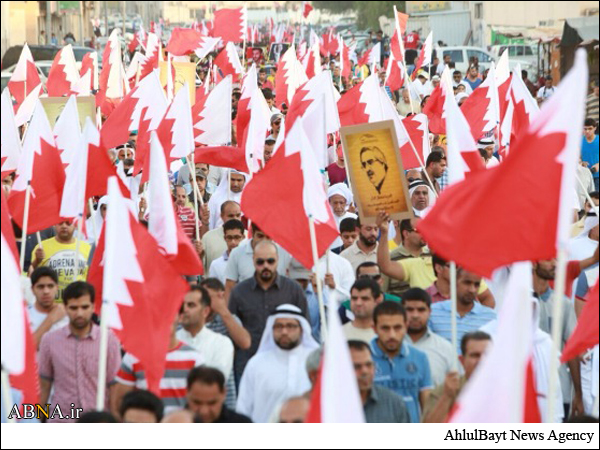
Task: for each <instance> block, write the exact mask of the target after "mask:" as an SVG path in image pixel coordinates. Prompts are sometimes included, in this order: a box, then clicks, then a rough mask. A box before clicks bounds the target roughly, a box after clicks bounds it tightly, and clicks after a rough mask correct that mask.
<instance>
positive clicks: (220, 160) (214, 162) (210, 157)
mask: <svg viewBox="0 0 600 450" xmlns="http://www.w3.org/2000/svg"><path fill="white" fill-rule="evenodd" d="M194 163H195V164H210V165H211V166H217V167H224V168H227V169H233V170H237V171H238V172H242V173H249V172H250V169H249V168H248V161H247V160H246V151H245V150H244V149H243V148H240V147H224V146H220V147H196V152H195V153H194Z"/></svg>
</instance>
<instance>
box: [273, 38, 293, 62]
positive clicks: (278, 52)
mask: <svg viewBox="0 0 600 450" xmlns="http://www.w3.org/2000/svg"><path fill="white" fill-rule="evenodd" d="M290 45H291V44H288V43H282V42H280V43H275V44H271V49H270V51H269V61H273V62H275V63H278V62H279V60H280V59H281V57H282V56H283V54H284V53H285V52H287V51H288V49H289V48H290Z"/></svg>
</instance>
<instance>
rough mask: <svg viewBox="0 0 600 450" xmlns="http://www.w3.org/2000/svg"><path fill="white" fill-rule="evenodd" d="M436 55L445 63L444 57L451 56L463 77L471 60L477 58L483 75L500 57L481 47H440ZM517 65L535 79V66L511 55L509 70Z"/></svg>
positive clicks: (456, 68)
mask: <svg viewBox="0 0 600 450" xmlns="http://www.w3.org/2000/svg"><path fill="white" fill-rule="evenodd" d="M436 54H437V55H438V56H439V58H440V61H443V57H444V56H445V55H448V54H449V55H450V57H451V59H452V62H453V63H454V66H455V70H460V71H461V72H462V74H463V76H466V74H467V71H468V69H469V61H470V60H471V58H477V60H478V61H479V72H481V73H483V72H484V71H485V70H486V69H489V68H490V66H491V63H492V61H497V60H498V59H499V56H498V57H497V58H496V57H494V55H493V54H491V53H489V52H487V51H485V50H483V49H481V48H479V47H460V46H459V47H438V48H436ZM517 64H520V65H521V69H523V70H527V71H528V72H529V76H530V77H532V76H533V77H534V78H535V73H533V72H534V71H535V70H534V66H533V65H532V64H531V63H529V62H528V61H524V60H522V59H514V58H512V57H510V54H509V69H510V70H513V69H514V68H515V67H516V66H517Z"/></svg>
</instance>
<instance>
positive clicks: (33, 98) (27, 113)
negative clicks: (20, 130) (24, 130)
mask: <svg viewBox="0 0 600 450" xmlns="http://www.w3.org/2000/svg"><path fill="white" fill-rule="evenodd" d="M42 87H43V86H42V85H41V84H38V85H37V86H36V87H35V88H34V89H33V90H32V91H31V92H30V93H29V95H28V96H27V97H26V98H25V100H24V101H23V103H21V105H19V109H18V110H17V112H16V113H15V123H16V124H17V127H21V126H23V125H25V124H26V123H28V122H29V121H30V120H31V116H32V115H33V110H34V109H35V106H36V105H37V102H38V100H39V98H40V94H41V93H42Z"/></svg>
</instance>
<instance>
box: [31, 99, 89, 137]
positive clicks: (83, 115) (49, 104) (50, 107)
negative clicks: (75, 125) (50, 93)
mask: <svg viewBox="0 0 600 450" xmlns="http://www.w3.org/2000/svg"><path fill="white" fill-rule="evenodd" d="M68 101H69V97H45V98H40V102H41V103H42V106H43V108H44V111H46V115H47V116H48V122H49V123H50V126H51V127H52V128H53V129H54V125H56V121H57V120H58V118H59V117H60V115H61V114H62V112H63V110H64V109H65V106H67V102H68ZM77 112H78V113H79V125H80V126H81V129H82V130H83V127H84V126H85V121H86V119H87V118H88V117H89V118H90V119H92V122H93V123H94V125H96V100H95V99H94V97H77Z"/></svg>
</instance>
